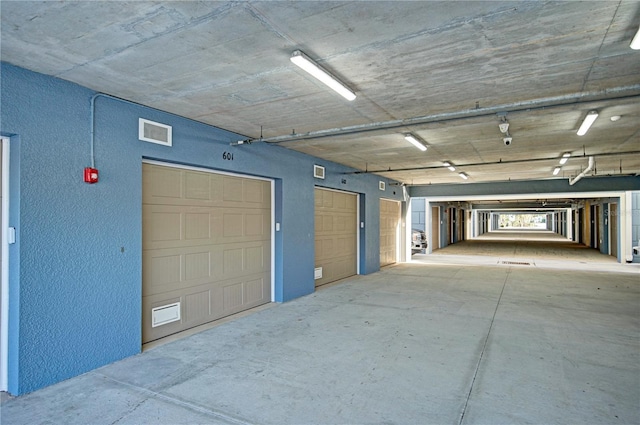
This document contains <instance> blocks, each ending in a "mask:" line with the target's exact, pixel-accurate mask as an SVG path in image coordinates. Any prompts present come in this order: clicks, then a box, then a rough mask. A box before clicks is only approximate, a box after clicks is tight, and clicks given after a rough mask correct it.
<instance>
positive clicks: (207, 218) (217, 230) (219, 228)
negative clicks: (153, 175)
mask: <svg viewBox="0 0 640 425" xmlns="http://www.w3.org/2000/svg"><path fill="white" fill-rule="evenodd" d="M210 209H211V207H209V208H207V207H193V206H188V207H184V206H183V207H181V206H169V205H148V206H145V207H144V208H143V221H144V222H145V223H148V227H146V234H145V238H144V241H143V249H163V248H167V247H183V246H193V245H207V244H226V243H235V242H243V241H254V240H264V241H268V240H270V239H271V212H270V210H264V209H260V210H248V211H247V210H243V209H239V208H216V209H215V210H213V211H211V210H210Z"/></svg>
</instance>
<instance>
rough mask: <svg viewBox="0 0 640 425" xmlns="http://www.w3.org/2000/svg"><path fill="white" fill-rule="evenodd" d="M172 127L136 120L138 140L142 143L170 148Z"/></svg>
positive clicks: (141, 119) (142, 119)
mask: <svg viewBox="0 0 640 425" xmlns="http://www.w3.org/2000/svg"><path fill="white" fill-rule="evenodd" d="M171 130H172V127H171V126H170V125H166V124H160V123H159V122H154V121H149V120H145V119H144V118H139V119H138V139H140V140H142V141H144V142H151V143H157V144H159V145H164V146H171V145H172V140H171Z"/></svg>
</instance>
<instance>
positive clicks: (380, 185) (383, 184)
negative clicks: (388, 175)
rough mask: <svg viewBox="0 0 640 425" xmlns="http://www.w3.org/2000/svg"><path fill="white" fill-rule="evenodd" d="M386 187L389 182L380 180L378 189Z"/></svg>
mask: <svg viewBox="0 0 640 425" xmlns="http://www.w3.org/2000/svg"><path fill="white" fill-rule="evenodd" d="M386 188H387V184H386V183H385V182H379V183H378V189H380V190H386Z"/></svg>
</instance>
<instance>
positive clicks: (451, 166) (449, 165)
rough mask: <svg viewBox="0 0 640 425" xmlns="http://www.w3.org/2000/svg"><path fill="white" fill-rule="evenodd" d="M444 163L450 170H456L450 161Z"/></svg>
mask: <svg viewBox="0 0 640 425" xmlns="http://www.w3.org/2000/svg"><path fill="white" fill-rule="evenodd" d="M442 165H444V166H445V167H447V168H448V169H449V170H450V171H456V167H454V166H453V165H451V163H450V162H447V161H445V162H443V163H442Z"/></svg>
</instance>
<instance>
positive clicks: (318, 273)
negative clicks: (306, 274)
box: [313, 267, 322, 280]
mask: <svg viewBox="0 0 640 425" xmlns="http://www.w3.org/2000/svg"><path fill="white" fill-rule="evenodd" d="M313 278H314V280H315V279H322V267H316V268H315V269H314V270H313Z"/></svg>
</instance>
